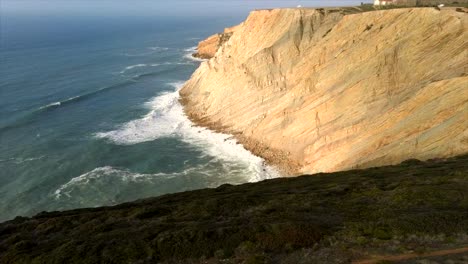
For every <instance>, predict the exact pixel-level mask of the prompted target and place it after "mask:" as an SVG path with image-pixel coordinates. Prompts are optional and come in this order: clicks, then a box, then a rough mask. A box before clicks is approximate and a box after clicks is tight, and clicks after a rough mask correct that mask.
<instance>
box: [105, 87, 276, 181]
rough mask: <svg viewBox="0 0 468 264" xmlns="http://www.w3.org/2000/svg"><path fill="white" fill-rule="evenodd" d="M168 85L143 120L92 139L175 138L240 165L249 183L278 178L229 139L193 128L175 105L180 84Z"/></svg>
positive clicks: (123, 141) (149, 104)
mask: <svg viewBox="0 0 468 264" xmlns="http://www.w3.org/2000/svg"><path fill="white" fill-rule="evenodd" d="M171 85H172V86H173V87H174V88H175V90H174V91H171V92H164V93H162V94H160V95H159V96H157V97H155V98H153V99H152V100H151V101H149V102H147V103H146V106H147V107H148V108H149V109H151V111H150V112H149V113H148V114H147V115H145V116H144V117H143V118H141V119H136V120H133V121H130V122H128V123H126V124H124V125H123V126H122V127H120V128H119V129H117V130H114V131H110V132H101V133H97V134H96V136H97V137H99V138H107V139H109V140H112V141H113V142H115V143H116V144H122V145H130V144H137V143H140V142H145V141H152V140H155V139H158V138H163V137H177V138H180V139H181V140H183V141H185V142H187V143H189V144H191V145H193V146H196V147H198V148H199V149H200V150H201V151H203V152H204V153H205V154H206V155H209V156H211V157H216V158H217V159H219V160H222V161H223V162H224V163H226V164H231V162H233V161H234V162H238V163H240V164H242V165H243V167H245V168H246V169H247V172H248V173H249V179H248V180H249V181H258V180H263V179H268V178H274V177H278V176H279V174H278V172H277V171H276V170H275V169H274V168H272V167H270V166H267V165H266V164H265V162H264V160H263V159H261V158H260V157H257V156H254V155H253V154H252V153H250V152H249V151H247V150H246V149H245V148H244V147H243V146H242V145H240V144H238V142H237V141H236V140H235V139H233V138H232V137H231V136H230V135H226V134H221V133H215V132H213V131H211V130H209V129H206V128H202V127H198V126H195V125H194V124H193V123H192V122H191V121H190V120H189V119H188V118H187V116H186V115H185V113H184V111H183V107H182V105H181V104H180V103H179V99H180V98H179V89H180V88H181V87H182V85H183V82H177V83H172V84H171Z"/></svg>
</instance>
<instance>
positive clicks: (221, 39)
mask: <svg viewBox="0 0 468 264" xmlns="http://www.w3.org/2000/svg"><path fill="white" fill-rule="evenodd" d="M239 27H240V25H238V26H234V27H229V28H225V29H224V32H223V33H218V34H214V35H212V36H210V37H208V38H207V39H205V40H203V41H200V43H198V47H197V52H196V53H194V54H193V56H194V57H196V58H201V59H211V58H213V57H214V55H215V54H216V52H217V51H218V49H219V48H220V47H221V46H222V45H223V44H224V43H225V42H227V41H228V40H229V38H230V37H231V36H232V34H233V32H234V31H235V30H236V29H237V28H239Z"/></svg>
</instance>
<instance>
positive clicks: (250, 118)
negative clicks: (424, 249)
mask: <svg viewBox="0 0 468 264" xmlns="http://www.w3.org/2000/svg"><path fill="white" fill-rule="evenodd" d="M467 27H468V14H467V13H465V12H457V11H456V10H455V9H442V10H436V9H435V8H405V9H393V10H382V11H373V12H365V13H357V14H350V15H347V14H344V13H343V12H337V11H336V10H327V9H273V10H259V11H254V12H252V13H251V14H250V16H249V17H248V18H247V20H246V21H245V22H244V23H242V24H241V25H239V26H238V27H237V28H236V30H234V31H233V32H232V35H231V36H230V37H229V40H227V41H226V42H224V43H221V44H220V41H219V40H218V41H215V40H214V39H212V40H210V41H207V42H209V43H218V44H217V45H219V48H218V49H216V50H217V51H214V50H215V47H214V46H213V45H212V47H211V50H210V52H209V54H210V56H213V57H212V58H211V59H210V60H209V61H207V62H203V63H202V64H201V66H200V67H199V69H198V70H197V71H196V72H195V73H194V74H193V76H192V77H191V79H190V80H189V81H188V82H187V83H186V84H185V86H184V87H183V89H182V90H181V91H180V94H181V97H182V102H183V104H184V105H185V109H186V113H187V114H188V116H189V117H190V118H191V119H192V120H193V121H195V122H196V123H198V124H200V125H205V126H208V127H211V128H213V129H217V130H219V131H223V132H226V133H231V134H233V135H235V137H236V138H237V139H238V140H239V141H240V142H241V143H242V144H243V145H244V146H245V147H246V148H247V149H249V150H251V151H252V152H253V153H255V154H257V155H259V156H262V157H264V158H265V159H266V160H267V161H268V162H270V163H272V164H276V165H279V166H280V167H281V168H283V169H284V170H285V171H289V172H290V173H291V174H296V173H316V172H332V171H339V170H347V169H352V168H365V167H373V166H380V165H389V164H396V163H399V162H401V161H403V160H406V159H410V158H416V159H421V160H426V159H431V158H435V157H449V156H454V155H457V154H462V153H466V152H468V86H467V85H468V30H467ZM205 44H206V43H205ZM200 45H201V46H203V44H202V43H201V44H200ZM206 47H208V45H206ZM200 50H203V47H202V48H201V49H200ZM213 51H214V52H213ZM206 54H208V52H206Z"/></svg>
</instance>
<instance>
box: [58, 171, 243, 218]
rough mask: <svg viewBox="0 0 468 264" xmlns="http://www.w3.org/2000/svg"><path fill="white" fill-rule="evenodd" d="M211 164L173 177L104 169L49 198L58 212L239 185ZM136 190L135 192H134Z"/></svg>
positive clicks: (79, 179) (178, 173)
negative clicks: (227, 185) (53, 201)
mask: <svg viewBox="0 0 468 264" xmlns="http://www.w3.org/2000/svg"><path fill="white" fill-rule="evenodd" d="M218 172H219V171H218V168H217V167H216V166H213V164H210V163H206V164H199V165H197V166H192V167H190V168H186V169H183V170H181V171H179V172H172V173H146V174H145V173H135V172H131V171H130V170H127V169H121V168H115V167H111V166H104V167H98V168H95V169H93V170H91V171H89V172H86V173H84V174H82V175H80V176H78V177H74V178H72V179H71V180H69V181H68V182H66V183H65V184H62V185H61V186H59V187H58V188H57V189H56V190H55V191H54V192H52V193H51V194H50V196H51V198H52V199H53V200H55V202H56V203H58V204H59V205H60V208H58V209H59V210H61V209H70V208H77V207H96V206H103V205H113V204H117V203H122V202H127V201H131V200H136V199H141V198H144V197H154V196H159V195H163V194H167V193H175V192H180V191H187V190H193V189H200V188H206V187H208V188H214V187H217V186H219V185H221V184H224V183H226V182H228V183H231V184H240V183H243V182H244V181H245V180H244V179H243V178H240V177H237V178H235V177H234V178H233V177H230V178H229V179H226V178H224V177H223V174H220V173H218ZM136 190H137V191H136Z"/></svg>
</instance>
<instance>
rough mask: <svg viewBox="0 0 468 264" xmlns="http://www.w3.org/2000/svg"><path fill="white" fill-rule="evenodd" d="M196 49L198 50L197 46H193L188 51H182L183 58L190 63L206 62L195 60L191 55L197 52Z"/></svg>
mask: <svg viewBox="0 0 468 264" xmlns="http://www.w3.org/2000/svg"><path fill="white" fill-rule="evenodd" d="M197 48H198V47H197V46H194V47H191V48H188V49H184V52H185V55H184V58H185V59H188V60H191V61H196V62H203V61H207V60H206V59H200V58H196V57H194V56H193V54H194V53H195V52H197Z"/></svg>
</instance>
